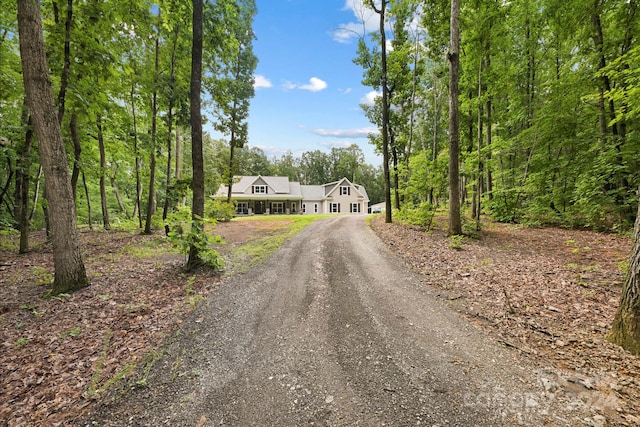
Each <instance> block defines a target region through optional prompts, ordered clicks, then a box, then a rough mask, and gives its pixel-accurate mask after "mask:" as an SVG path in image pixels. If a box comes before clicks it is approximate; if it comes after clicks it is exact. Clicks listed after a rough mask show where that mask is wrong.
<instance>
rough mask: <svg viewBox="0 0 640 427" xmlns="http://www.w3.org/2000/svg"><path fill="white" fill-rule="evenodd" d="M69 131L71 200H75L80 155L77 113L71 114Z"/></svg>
mask: <svg viewBox="0 0 640 427" xmlns="http://www.w3.org/2000/svg"><path fill="white" fill-rule="evenodd" d="M69 130H70V131H71V141H73V170H72V171H71V192H72V193H73V200H76V197H77V194H78V178H79V176H80V156H81V155H82V146H81V145H80V137H79V136H78V113H77V112H75V111H74V112H73V113H71V121H70V122H69Z"/></svg>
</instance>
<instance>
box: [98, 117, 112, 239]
mask: <svg viewBox="0 0 640 427" xmlns="http://www.w3.org/2000/svg"><path fill="white" fill-rule="evenodd" d="M96 127H97V128H98V151H99V152H100V206H101V207H102V227H103V228H104V229H105V230H110V229H111V223H110V222H109V204H108V203H107V182H106V174H107V153H106V152H105V148H104V134H103V133H102V118H101V117H100V116H98V118H97V119H96Z"/></svg>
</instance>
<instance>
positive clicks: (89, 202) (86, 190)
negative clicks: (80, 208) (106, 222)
mask: <svg viewBox="0 0 640 427" xmlns="http://www.w3.org/2000/svg"><path fill="white" fill-rule="evenodd" d="M82 185H83V187H84V196H85V198H86V199H87V222H88V223H89V230H93V218H92V217H91V197H90V196H89V187H88V186H87V177H86V176H85V174H84V172H82Z"/></svg>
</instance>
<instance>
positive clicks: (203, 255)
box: [166, 207, 224, 270]
mask: <svg viewBox="0 0 640 427" xmlns="http://www.w3.org/2000/svg"><path fill="white" fill-rule="evenodd" d="M204 222H209V223H211V224H215V221H213V220H208V221H206V220H205V219H202V218H201V219H199V220H198V221H196V222H192V221H191V209H189V208H188V207H181V208H180V209H178V210H177V211H176V212H174V213H172V214H171V215H169V216H167V221H166V224H167V225H168V226H169V230H170V231H169V234H168V236H167V238H168V239H169V242H170V243H171V245H172V246H173V247H175V248H176V249H178V250H179V251H180V253H183V254H185V255H188V254H189V252H190V250H192V248H195V250H196V251H197V253H198V258H199V260H200V261H201V262H202V264H204V265H207V266H209V267H212V268H214V269H216V270H221V269H222V268H224V259H223V258H222V256H221V255H220V254H219V253H218V252H217V251H216V250H214V249H212V248H211V247H209V244H210V238H209V235H208V234H207V233H206V232H205V230H204V227H203V226H202V224H203V223H204ZM190 223H191V226H189V225H188V224H190Z"/></svg>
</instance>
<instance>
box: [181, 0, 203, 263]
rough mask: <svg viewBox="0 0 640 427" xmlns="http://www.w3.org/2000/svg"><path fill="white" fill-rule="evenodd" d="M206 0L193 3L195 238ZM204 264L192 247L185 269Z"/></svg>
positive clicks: (198, 213)
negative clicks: (204, 6)
mask: <svg viewBox="0 0 640 427" xmlns="http://www.w3.org/2000/svg"><path fill="white" fill-rule="evenodd" d="M202 2H203V0H193V42H192V45H191V88H190V95H189V98H190V99H189V101H190V110H191V112H190V115H191V151H192V152H191V165H192V169H193V179H192V181H191V190H192V192H193V202H192V208H191V231H192V233H193V234H195V235H196V236H199V235H201V233H203V232H204V226H203V223H202V218H203V217H204V158H203V150H202V111H201V100H200V92H201V90H202V21H203V17H202V9H203V4H202ZM200 264H202V261H201V260H200V249H199V247H198V245H197V244H195V243H193V244H191V246H190V248H189V258H188V260H187V265H186V266H185V268H186V269H191V268H193V267H195V266H198V265H200Z"/></svg>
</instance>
